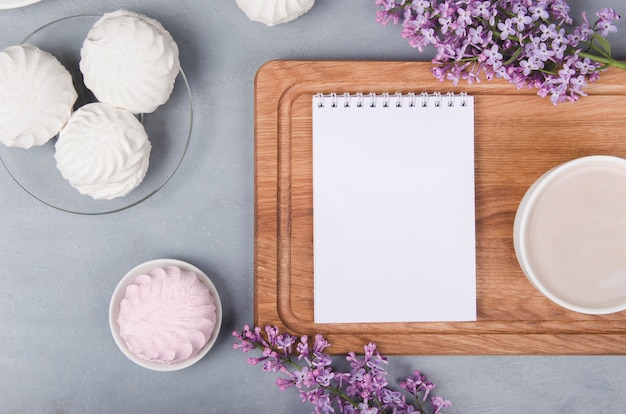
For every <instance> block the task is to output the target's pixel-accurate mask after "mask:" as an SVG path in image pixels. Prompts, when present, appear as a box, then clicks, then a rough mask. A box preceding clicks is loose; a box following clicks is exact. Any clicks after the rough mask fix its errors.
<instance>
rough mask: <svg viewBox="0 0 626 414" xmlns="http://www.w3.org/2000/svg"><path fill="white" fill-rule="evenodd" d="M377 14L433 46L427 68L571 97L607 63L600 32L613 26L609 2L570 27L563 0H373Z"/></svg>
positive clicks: (414, 42)
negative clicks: (592, 17)
mask: <svg viewBox="0 0 626 414" xmlns="http://www.w3.org/2000/svg"><path fill="white" fill-rule="evenodd" d="M376 4H377V5H378V6H379V8H380V10H378V11H377V21H379V22H380V23H382V24H387V23H388V22H389V21H393V22H394V23H395V24H401V25H402V37H404V38H406V39H407V40H408V42H409V44H410V45H411V46H412V47H415V48H417V49H418V50H420V51H423V50H424V48H426V47H427V46H429V45H432V46H433V47H434V48H435V52H436V53H435V57H434V58H433V60H432V63H433V64H434V65H435V66H434V67H433V69H432V72H433V75H434V76H435V77H436V78H437V79H439V80H440V81H452V82H453V84H455V85H456V84H457V83H458V82H459V81H461V80H465V81H467V82H469V83H473V82H480V81H481V79H482V78H485V79H487V80H491V79H494V78H497V77H499V78H503V79H505V80H508V81H509V82H511V83H512V84H513V85H515V86H516V87H517V88H520V89H521V88H534V89H537V94H538V95H539V96H542V97H547V96H549V97H550V99H551V100H552V102H554V103H555V104H556V103H559V102H564V101H572V102H573V101H576V100H577V99H578V98H579V97H580V96H585V95H586V94H585V92H584V87H586V86H587V85H588V84H589V83H591V82H594V81H596V80H597V79H598V78H599V73H600V72H601V71H603V70H605V69H606V68H607V67H609V66H615V67H618V68H621V69H626V64H625V63H623V62H621V61H617V60H615V59H613V58H612V57H611V50H610V44H609V43H608V41H607V40H606V39H605V37H606V36H608V35H609V34H611V33H615V32H616V31H617V26H616V25H615V24H614V23H615V22H616V21H617V20H619V19H620V15H619V14H618V13H617V12H615V10H613V9H611V8H604V9H602V10H600V11H598V12H597V13H596V17H597V21H596V22H595V23H594V24H593V25H591V24H590V23H589V21H588V19H587V14H586V13H584V12H583V13H582V22H581V23H580V24H578V25H577V26H574V27H572V19H571V17H570V15H569V12H570V8H569V6H568V4H567V3H566V1H565V0H493V1H483V0H395V1H392V0H376Z"/></svg>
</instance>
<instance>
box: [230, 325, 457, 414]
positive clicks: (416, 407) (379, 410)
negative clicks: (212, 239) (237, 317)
mask: <svg viewBox="0 0 626 414" xmlns="http://www.w3.org/2000/svg"><path fill="white" fill-rule="evenodd" d="M233 336H234V337H235V338H237V340H238V342H237V343H235V344H233V348H235V349H241V350H242V351H243V352H251V351H260V353H261V356H259V357H249V358H248V363H249V364H251V365H259V364H261V365H262V366H263V370H264V371H266V372H274V373H278V374H280V375H281V376H280V377H278V378H277V379H276V385H277V386H278V387H279V388H280V389H281V390H286V389H289V388H296V389H297V390H298V391H299V393H300V397H301V399H302V402H308V403H310V404H312V405H313V406H314V411H313V413H335V412H339V413H345V414H357V413H358V414H383V413H394V414H395V413H397V414H404V413H407V414H416V413H422V414H426V413H428V411H427V408H426V407H425V405H424V404H425V403H426V401H428V402H429V403H430V407H431V412H432V413H433V414H438V413H441V412H442V410H443V409H445V408H447V407H449V406H450V405H451V403H450V401H448V400H445V399H444V398H442V397H439V396H430V393H431V391H432V389H433V388H434V387H435V384H433V383H432V382H430V381H428V379H427V378H426V377H425V376H424V375H422V374H421V373H420V372H419V371H414V372H413V373H412V374H411V375H409V376H407V377H406V378H405V379H404V381H403V382H401V383H400V388H401V389H402V390H404V391H405V392H406V393H407V394H408V396H409V397H410V398H411V399H412V400H413V403H410V402H408V401H407V395H406V394H403V393H400V392H398V391H394V390H392V389H391V388H390V387H389V386H388V385H389V383H388V380H387V371H386V370H385V369H384V368H383V364H386V363H387V358H386V357H385V356H383V355H381V354H380V353H379V352H378V350H377V349H376V345H375V344H373V343H369V344H367V345H365V346H364V347H363V350H364V353H363V355H362V356H357V355H356V354H355V353H354V352H350V353H349V354H348V355H347V356H346V361H348V362H349V365H350V370H349V371H347V372H344V371H339V370H337V369H336V368H334V367H333V366H332V363H333V360H332V358H331V357H330V355H329V354H327V353H326V352H325V350H326V348H328V347H329V346H330V343H329V342H328V341H327V340H326V339H324V337H323V336H322V335H316V336H315V341H314V342H313V343H309V338H308V337H307V336H301V337H300V338H297V337H295V336H292V335H289V334H284V333H283V334H281V333H280V332H279V331H278V328H277V327H275V326H266V327H265V328H264V329H261V328H260V327H255V328H253V329H251V328H250V327H249V326H248V325H246V326H244V329H243V330H242V331H241V332H237V331H235V332H233ZM429 397H430V398H429Z"/></svg>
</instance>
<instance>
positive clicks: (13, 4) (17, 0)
mask: <svg viewBox="0 0 626 414" xmlns="http://www.w3.org/2000/svg"><path fill="white" fill-rule="evenodd" d="M40 1H41V0H0V9H17V8H18V7H24V6H29V5H31V4H35V3H39V2H40Z"/></svg>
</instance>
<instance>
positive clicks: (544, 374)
mask: <svg viewBox="0 0 626 414" xmlns="http://www.w3.org/2000/svg"><path fill="white" fill-rule="evenodd" d="M570 5H571V6H572V14H573V15H574V16H578V15H579V12H580V11H581V10H582V9H583V7H584V8H585V9H587V10H589V11H590V12H595V11H596V10H597V9H599V8H601V7H604V6H609V7H614V8H616V9H617V10H618V11H620V12H621V13H622V14H626V6H625V5H624V2H622V1H619V0H603V1H600V0H594V1H582V0H578V1H571V2H570ZM118 8H127V9H129V10H133V11H136V12H140V13H144V14H147V15H149V16H151V17H154V18H156V19H158V20H160V21H161V22H162V23H163V24H164V25H165V27H167V28H168V30H169V31H170V32H171V33H172V35H173V36H174V38H175V39H176V40H177V43H178V45H179V47H180V49H181V60H182V65H183V67H184V69H185V71H186V73H187V76H188V78H189V82H190V84H191V88H192V91H193V100H194V105H195V120H194V122H195V123H194V127H193V134H192V139H191V143H190V148H189V152H188V154H187V156H186V158H185V160H184V162H183V164H182V166H181V167H180V169H179V170H178V172H177V173H176V175H175V176H174V177H173V178H172V180H171V181H170V182H169V183H168V184H167V185H166V186H165V187H164V188H163V189H162V190H161V191H160V192H158V193H157V194H156V195H155V196H154V197H152V198H150V199H149V200H147V201H145V202H144V203H142V204H140V205H138V206H135V207H133V208H131V209H129V210H126V211H122V212H119V213H115V214H111V215H102V216H80V215H73V214H68V213H63V212H60V211H57V210H54V209H52V208H50V207H48V206H46V205H44V204H42V203H40V202H38V201H36V200H34V199H33V198H32V197H31V196H30V195H28V194H27V193H26V192H25V191H23V190H22V189H21V188H20V187H19V186H18V185H17V184H16V183H15V182H14V181H13V179H12V178H11V176H10V175H9V174H8V173H7V172H6V171H5V170H4V169H0V264H1V266H0V286H1V288H2V295H1V296H0V413H55V414H60V413H66V414H69V413H174V412H176V413H244V412H251V413H274V414H275V413H308V412H310V411H311V408H310V407H309V406H305V405H303V404H301V402H300V399H299V397H298V395H297V393H296V392H295V391H293V390H292V391H286V392H280V391H279V389H278V388H277V387H275V386H274V384H273V383H274V379H275V377H274V375H272V374H266V373H263V372H261V370H260V368H259V367H251V366H248V365H247V364H246V356H245V355H243V354H241V353H240V352H239V351H235V350H233V349H232V343H233V341H232V339H231V337H230V332H231V331H232V330H233V329H239V328H241V327H242V326H243V324H245V323H252V318H253V268H252V263H253V218H254V217H253V197H254V194H253V144H254V141H253V139H254V135H253V125H254V119H253V92H254V91H253V81H254V76H255V73H256V71H257V69H258V68H259V67H260V66H261V65H262V64H263V63H264V62H266V61H268V60H271V59H368V60H428V59H429V58H430V57H431V56H430V55H429V52H426V53H423V54H419V53H418V52H417V51H416V50H414V49H412V48H411V47H410V46H408V44H407V43H406V41H405V40H404V39H402V38H401V37H400V28H399V27H393V26H388V27H383V26H381V25H379V24H377V23H376V22H375V13H376V6H375V5H374V0H317V2H316V5H315V6H314V7H313V9H312V10H311V11H310V12H309V13H308V14H306V15H304V16H303V17H301V18H300V19H298V20H296V21H294V22H291V23H288V24H284V25H279V26H275V27H266V26H265V25H262V24H260V23H254V22H251V21H249V20H248V18H247V17H246V16H245V15H244V13H243V12H242V11H241V10H239V9H238V8H237V6H236V4H235V2H234V0H205V1H199V0H179V1H172V2H165V1H159V0H144V1H139V0H124V1H118V0H105V1H96V0H81V1H61V0H43V1H42V2H40V3H38V4H35V5H32V6H28V7H25V8H21V9H16V10H1V11H0V49H4V48H5V47H7V46H10V45H12V44H15V43H19V42H20V41H21V40H22V39H23V38H24V36H25V35H26V34H28V33H29V32H31V31H32V30H34V29H35V28H37V27H39V26H41V25H43V24H45V23H47V22H49V21H51V20H55V19H57V18H61V17H65V16H68V15H74V14H82V13H104V12H108V11H112V10H115V9H118ZM624 33H626V25H625V24H624V23H622V24H621V25H620V32H619V34H618V35H615V36H613V37H612V38H611V40H612V41H613V43H614V48H615V53H616V55H617V57H619V58H625V57H626V38H625V37H624ZM538 99H539V98H538ZM163 257H172V258H177V259H181V260H186V261H188V262H191V263H193V264H194V265H196V266H198V267H200V268H202V269H203V270H205V271H206V272H207V273H208V274H209V275H210V276H211V277H212V278H213V280H214V282H215V283H216V285H217V288H218V289H219V291H220V293H221V296H222V301H223V303H224V313H225V318H224V324H223V330H222V333H221V336H220V338H219V340H218V342H217V344H216V346H215V348H214V349H213V350H212V351H211V352H210V353H209V355H208V356H207V357H206V358H204V359H203V360H202V361H200V362H199V363H198V364H196V365H194V366H193V367H191V368H188V369H185V370H182V371H178V372H172V373H159V372H153V371H149V370H145V369H142V368H140V367H138V366H136V365H134V364H132V363H131V362H130V361H129V360H127V359H126V357H124V355H123V354H122V353H121V352H120V351H119V350H118V349H117V347H116V346H115V343H114V342H113V339H112V337H111V335H110V332H109V327H108V320H107V312H108V305H109V300H110V297H111V294H112V292H113V289H114V287H115V285H116V284H117V282H118V281H119V279H120V278H121V277H122V276H123V275H124V274H125V273H126V271H127V270H129V269H130V268H132V267H134V266H135V265H137V264H139V263H141V262H144V261H146V260H151V259H156V258H163ZM372 339H373V340H375V338H372ZM624 340H626V337H625V338H624ZM625 363H626V359H625V358H624V357H622V356H613V357H582V356H581V357H563V356H550V357H536V356H514V357H503V356H494V357H491V356H487V357H483V356H481V357H477V356H463V357H440V356H411V357H394V358H391V363H390V364H389V368H390V372H391V376H392V378H395V377H401V376H403V375H405V374H407V373H409V372H411V371H412V370H413V369H420V370H422V371H423V372H425V373H426V374H428V375H429V376H430V378H431V379H432V381H434V382H435V383H437V384H438V388H437V391H438V394H440V395H443V396H445V397H446V398H448V399H450V400H451V401H452V402H453V403H454V407H453V408H451V409H449V410H448V411H447V412H448V413H476V414H478V413H480V414H487V413H499V414H501V413H525V414H532V413H583V412H623V411H624V407H625V406H626V394H624V393H623V384H624V382H626V368H625V366H624V365H625Z"/></svg>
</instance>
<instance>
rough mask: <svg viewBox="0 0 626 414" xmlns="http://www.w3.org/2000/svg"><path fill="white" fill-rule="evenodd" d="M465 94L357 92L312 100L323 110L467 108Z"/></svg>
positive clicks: (317, 97)
mask: <svg viewBox="0 0 626 414" xmlns="http://www.w3.org/2000/svg"><path fill="white" fill-rule="evenodd" d="M467 97H468V95H467V92H460V93H458V94H456V93H454V92H447V93H445V94H442V93H441V92H432V93H428V92H421V93H420V94H419V95H418V94H416V93H415V92H408V93H402V92H395V93H393V94H392V93H389V92H383V93H380V94H377V93H375V92H369V93H367V94H365V93H363V92H357V93H354V94H350V93H348V92H345V93H342V94H338V93H335V92H332V93H329V94H324V93H321V92H320V93H317V94H315V95H314V99H315V101H314V102H316V105H317V107H318V108H324V107H325V106H327V105H328V106H329V107H331V108H337V107H340V106H343V107H344V108H349V107H351V106H353V105H355V106H356V107H357V108H363V107H368V108H375V107H377V106H381V107H383V108H390V107H396V108H400V107H403V106H405V105H407V104H408V106H409V107H415V106H421V107H423V108H426V107H429V106H434V107H442V106H443V107H454V106H456V105H459V106H462V107H464V106H467V102H468V99H467Z"/></svg>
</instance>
